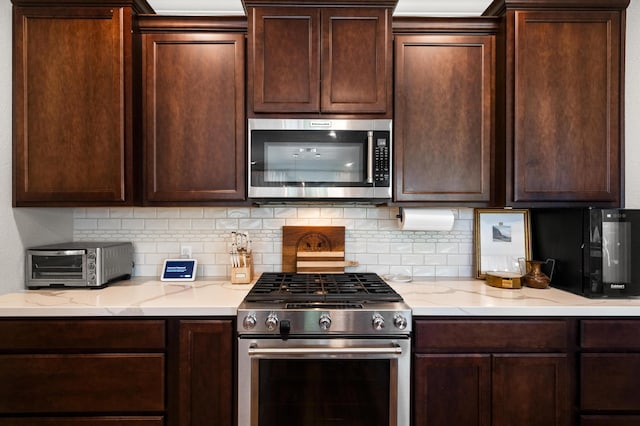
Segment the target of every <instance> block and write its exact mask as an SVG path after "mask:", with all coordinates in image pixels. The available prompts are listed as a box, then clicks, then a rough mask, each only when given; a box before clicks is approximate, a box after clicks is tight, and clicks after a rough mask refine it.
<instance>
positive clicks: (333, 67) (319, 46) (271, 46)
mask: <svg viewBox="0 0 640 426" xmlns="http://www.w3.org/2000/svg"><path fill="white" fill-rule="evenodd" d="M273 3H274V2H273V1H263V0H251V1H245V2H244V4H245V7H246V10H247V16H248V26H249V28H248V33H249V46H248V50H249V54H248V58H249V59H248V62H249V64H248V70H249V72H248V93H249V96H248V105H247V106H248V112H249V115H250V116H257V115H259V114H270V113H271V114H283V113H286V114H289V113H297V114H309V115H314V114H319V113H323V114H334V115H335V114H337V115H340V114H370V115H375V116H377V117H379V118H383V117H390V116H391V110H392V55H393V52H392V37H391V15H392V12H393V8H394V7H395V3H396V1H389V0H386V1H375V0H374V1H371V2H367V4H366V6H365V7H361V6H362V3H360V4H358V3H357V2H354V1H353V0H351V1H336V0H334V1H329V2H323V3H321V4H320V3H319V2H315V3H314V2H304V1H303V2H296V3H294V2H290V1H285V2H282V1H278V2H277V4H278V6H273ZM299 6H303V7H299ZM338 6H340V7H338ZM349 6H354V7H349ZM355 6H358V7H355Z"/></svg>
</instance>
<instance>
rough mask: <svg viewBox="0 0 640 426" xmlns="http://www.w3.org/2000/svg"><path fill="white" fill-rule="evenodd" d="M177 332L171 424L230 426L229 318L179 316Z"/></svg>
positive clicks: (230, 358) (230, 333)
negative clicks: (174, 410) (180, 318)
mask: <svg viewBox="0 0 640 426" xmlns="http://www.w3.org/2000/svg"><path fill="white" fill-rule="evenodd" d="M178 336H179V337H178V339H179V345H178V347H179V353H178V372H179V373H178V388H177V392H176V393H175V394H174V395H173V397H176V398H177V399H178V402H177V405H178V408H177V409H178V416H177V422H176V420H175V417H174V423H172V424H176V425H180V426H189V425H204V424H215V425H217V426H232V424H233V401H234V394H233V389H234V385H233V377H234V374H233V360H234V355H233V354H234V353H233V322H232V321H231V320H183V321H180V322H179V331H178ZM170 398H171V397H170ZM212 422H213V423H212Z"/></svg>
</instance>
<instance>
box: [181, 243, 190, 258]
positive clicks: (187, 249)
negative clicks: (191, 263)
mask: <svg viewBox="0 0 640 426" xmlns="http://www.w3.org/2000/svg"><path fill="white" fill-rule="evenodd" d="M191 255H192V253H191V246H180V256H182V257H183V258H185V259H187V258H191Z"/></svg>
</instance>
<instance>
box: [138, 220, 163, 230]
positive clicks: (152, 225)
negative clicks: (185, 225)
mask: <svg viewBox="0 0 640 426" xmlns="http://www.w3.org/2000/svg"><path fill="white" fill-rule="evenodd" d="M144 228H145V229H148V230H150V231H153V230H162V229H169V220H168V219H147V220H145V221H144Z"/></svg>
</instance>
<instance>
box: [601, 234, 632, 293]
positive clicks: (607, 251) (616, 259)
mask: <svg viewBox="0 0 640 426" xmlns="http://www.w3.org/2000/svg"><path fill="white" fill-rule="evenodd" d="M602 280H603V281H604V282H605V283H614V284H615V283H630V282H631V223H630V222H603V223H602Z"/></svg>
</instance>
